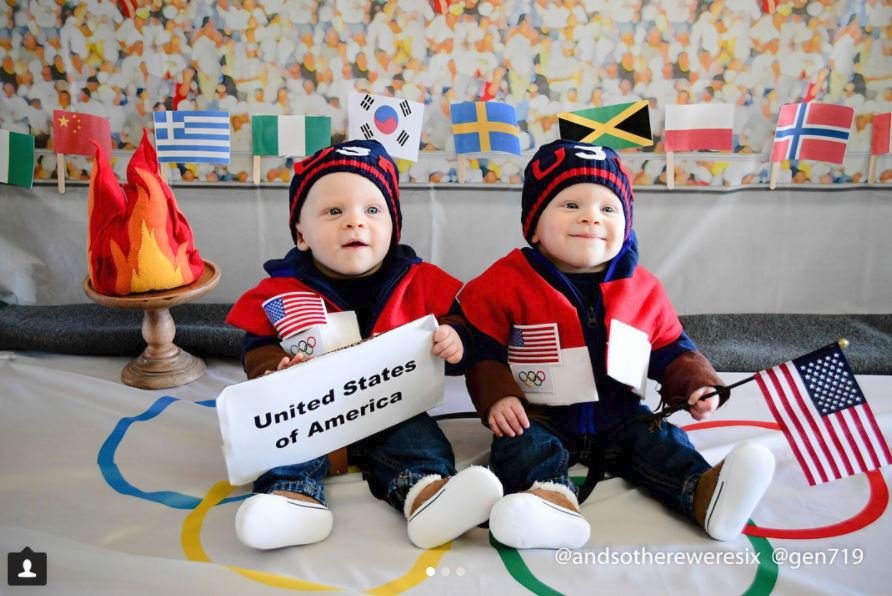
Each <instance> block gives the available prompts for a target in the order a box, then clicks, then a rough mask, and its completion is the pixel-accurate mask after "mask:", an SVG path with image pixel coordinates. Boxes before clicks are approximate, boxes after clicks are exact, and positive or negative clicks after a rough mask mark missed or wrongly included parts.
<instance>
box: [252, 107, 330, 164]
mask: <svg viewBox="0 0 892 596" xmlns="http://www.w3.org/2000/svg"><path fill="white" fill-rule="evenodd" d="M251 136H252V138H253V140H254V155H283V156H288V157H302V156H304V155H312V154H314V153H316V152H317V151H319V150H320V149H323V148H325V147H328V146H329V145H331V118H329V117H328V116H253V117H252V118H251Z"/></svg>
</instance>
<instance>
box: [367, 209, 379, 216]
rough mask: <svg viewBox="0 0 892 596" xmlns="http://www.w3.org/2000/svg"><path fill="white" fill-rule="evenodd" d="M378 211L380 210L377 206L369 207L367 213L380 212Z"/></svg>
mask: <svg viewBox="0 0 892 596" xmlns="http://www.w3.org/2000/svg"><path fill="white" fill-rule="evenodd" d="M380 212H381V210H380V209H378V208H377V207H369V213H371V214H372V215H374V214H375V213H380Z"/></svg>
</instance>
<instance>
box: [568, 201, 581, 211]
mask: <svg viewBox="0 0 892 596" xmlns="http://www.w3.org/2000/svg"><path fill="white" fill-rule="evenodd" d="M564 207H566V208H567V209H579V204H578V203H575V202H573V201H567V202H566V203H564Z"/></svg>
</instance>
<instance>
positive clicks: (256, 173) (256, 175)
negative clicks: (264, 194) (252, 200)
mask: <svg viewBox="0 0 892 596" xmlns="http://www.w3.org/2000/svg"><path fill="white" fill-rule="evenodd" d="M253 177H254V185H255V186H256V185H258V184H260V156H259V155H255V156H254V173H253Z"/></svg>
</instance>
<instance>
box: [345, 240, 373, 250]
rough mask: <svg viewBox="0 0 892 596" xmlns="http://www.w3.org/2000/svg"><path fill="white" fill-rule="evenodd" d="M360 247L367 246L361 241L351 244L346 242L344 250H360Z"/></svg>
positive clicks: (354, 241)
mask: <svg viewBox="0 0 892 596" xmlns="http://www.w3.org/2000/svg"><path fill="white" fill-rule="evenodd" d="M362 246H368V244H366V243H365V242H363V241H362V240H353V241H352V242H348V243H347V244H345V245H344V248H360V247H362Z"/></svg>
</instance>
